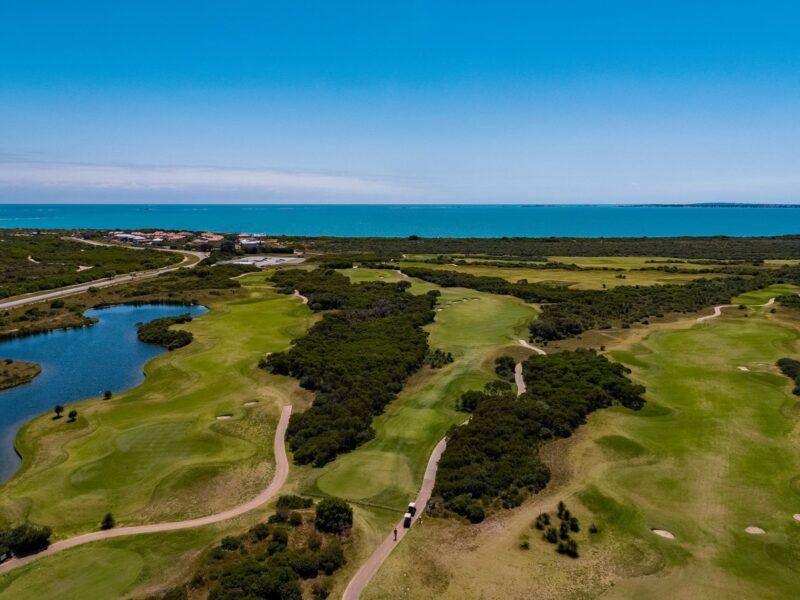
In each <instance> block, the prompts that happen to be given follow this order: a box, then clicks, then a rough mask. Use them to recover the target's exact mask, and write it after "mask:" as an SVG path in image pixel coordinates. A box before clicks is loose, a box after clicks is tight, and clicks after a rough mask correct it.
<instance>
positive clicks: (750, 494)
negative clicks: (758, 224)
mask: <svg viewBox="0 0 800 600" xmlns="http://www.w3.org/2000/svg"><path fill="white" fill-rule="evenodd" d="M745 315H749V316H748V317H745ZM798 318H800V317H799V316H798V315H797V314H796V313H795V314H791V313H790V312H789V311H787V310H782V309H779V310H778V312H777V313H776V314H772V313H771V312H770V309H769V308H767V307H759V308H751V309H747V310H742V311H732V312H731V313H730V314H729V315H723V316H722V317H720V318H718V319H714V320H712V321H708V322H705V323H700V324H695V325H692V326H690V325H689V322H687V327H686V328H675V327H674V326H673V327H672V328H668V329H664V330H660V331H655V332H653V333H651V334H650V335H649V336H648V337H647V338H646V339H645V340H644V341H642V342H638V343H636V344H635V345H634V346H633V347H632V348H630V349H624V350H619V351H614V352H611V353H610V357H611V358H614V359H616V360H619V361H621V362H623V363H626V364H627V365H628V366H630V367H631V368H632V369H633V375H632V376H633V378H634V379H635V380H637V381H639V382H641V383H643V384H644V385H645V386H646V387H647V399H648V404H647V406H646V407H645V408H644V409H643V410H642V411H639V412H633V411H628V410H625V409H622V408H612V409H608V410H603V411H598V412H596V413H594V414H593V415H591V417H590V418H589V422H588V424H586V425H584V426H583V427H581V428H580V429H579V430H578V432H577V433H576V434H575V435H573V437H572V438H569V439H566V440H559V441H557V442H553V443H550V444H548V445H547V446H545V448H544V450H543V454H542V455H543V458H544V459H545V460H546V461H547V462H548V464H550V466H551V468H552V470H553V479H552V481H551V483H550V485H549V486H548V487H547V488H546V489H545V490H544V491H543V492H542V493H540V494H538V495H537V496H535V497H534V498H532V499H531V500H529V501H528V502H527V503H526V504H525V505H523V506H522V507H521V508H519V509H516V510H512V511H501V512H500V513H499V514H496V515H494V516H493V517H491V518H489V519H487V520H486V521H485V522H484V523H482V524H480V525H478V526H469V525H466V524H462V523H458V522H456V521H455V520H454V519H448V520H444V519H433V520H431V519H428V520H426V521H425V522H423V523H421V524H420V525H419V526H417V527H415V528H414V529H413V530H412V531H411V532H410V534H409V535H408V536H406V537H405V539H404V540H403V542H402V543H401V544H400V545H399V547H398V548H397V549H396V550H395V552H394V553H393V554H392V555H391V556H390V557H389V559H388V560H387V562H386V563H385V564H384V567H383V569H382V570H381V571H379V573H378V575H377V576H376V577H375V579H373V581H372V583H371V585H370V586H369V587H368V588H367V589H366V591H365V593H364V595H363V596H362V598H364V599H365V600H377V599H381V600H383V599H388V598H393V599H395V598H400V599H403V598H430V597H432V596H436V597H439V598H453V599H455V598H465V597H470V598H479V597H480V598H489V599H491V598H498V599H499V598H504V599H505V598H528V597H531V595H535V597H537V598H564V597H598V596H600V597H603V598H676V597H677V598H717V597H729V598H732V597H741V598H787V597H793V596H794V595H795V594H796V592H797V589H798V583H799V582H800V575H798V571H797V565H798V561H799V560H800V523H798V522H796V521H794V520H793V518H792V515H793V514H794V513H798V512H800V485H798V475H797V473H798V471H799V470H800V453H799V452H798V435H797V433H798V421H799V420H800V410H798V406H799V403H798V400H797V398H796V397H795V396H793V395H792V394H791V388H792V386H791V384H790V381H789V379H788V378H786V377H784V376H783V375H781V374H779V372H778V371H777V369H776V368H775V367H774V364H775V361H776V360H777V359H779V358H781V357H784V356H795V355H796V354H797V351H798V338H799V337H800V336H799V335H798V329H797V325H798V320H797V319H798ZM739 367H746V368H747V369H749V370H748V371H744V370H742V369H740V368H739ZM559 500H564V501H565V502H566V503H567V504H568V505H569V507H570V508H571V509H572V511H573V514H575V515H576V516H578V517H579V518H580V520H581V523H582V525H583V529H582V531H581V533H580V534H577V540H578V542H579V544H580V558H578V559H575V560H573V559H570V558H567V557H564V556H561V555H558V554H557V553H555V552H554V551H553V547H552V546H551V545H549V544H547V543H546V542H544V541H543V540H542V539H541V532H539V531H537V530H535V529H533V527H532V524H533V521H534V519H535V518H536V516H537V515H538V514H539V513H540V512H543V511H553V510H554V508H555V505H556V503H557V502H558V501H559ZM589 523H594V524H596V525H597V526H598V528H599V533H596V534H590V533H588V532H587V530H586V528H587V525H588V524H589ZM753 526H754V527H760V528H762V529H763V530H764V531H765V532H766V533H764V534H763V535H753V534H750V533H747V532H746V531H745V529H746V528H747V527H753ZM651 529H659V530H666V531H668V532H670V533H672V534H673V535H674V539H665V538H662V537H659V536H657V535H655V534H654V533H653V532H652V531H651ZM523 542H524V543H523ZM524 546H529V548H527V549H526V548H525V547H524Z"/></svg>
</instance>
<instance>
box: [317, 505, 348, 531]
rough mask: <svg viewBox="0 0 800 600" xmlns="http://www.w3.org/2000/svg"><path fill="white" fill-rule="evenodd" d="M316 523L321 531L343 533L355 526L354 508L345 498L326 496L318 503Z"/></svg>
mask: <svg viewBox="0 0 800 600" xmlns="http://www.w3.org/2000/svg"><path fill="white" fill-rule="evenodd" d="M314 524H315V525H316V527H317V529H319V530H320V531H327V532H329V533H342V532H343V531H345V530H347V529H350V528H351V527H352V526H353V509H352V508H350V505H349V504H348V503H347V502H345V501H344V500H340V499H339V498H326V499H324V500H321V501H320V502H319V504H317V512H316V518H315V521H314Z"/></svg>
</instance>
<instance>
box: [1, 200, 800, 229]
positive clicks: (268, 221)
mask: <svg viewBox="0 0 800 600" xmlns="http://www.w3.org/2000/svg"><path fill="white" fill-rule="evenodd" d="M15 227H21V228H39V229H78V228H97V229H114V228H124V229H138V228H147V227H155V228H165V229H167V228H168V229H192V230H211V231H220V232H230V233H237V232H246V233H267V234H286V235H333V236H361V237H364V236H408V235H412V234H415V235H421V236H426V237H502V236H522V237H525V236H531V237H548V236H577V237H598V236H604V237H615V236H621V237H634V236H650V237H656V236H680V235H737V236H748V235H780V234H789V233H800V208H786V207H783V208H779V207H756V208H750V207H741V206H729V207H708V206H706V207H699V206H691V207H688V206H682V207H652V206H651V207H648V206H591V205H586V206H574V205H573V206H566V205H560V206H525V205H424V206H423V205H276V204H272V205H131V204H129V205H87V204H83V205H63V204H62V205H44V204H38V205H36V204H34V205H18V204H17V205H14V204H6V205H0V228H15Z"/></svg>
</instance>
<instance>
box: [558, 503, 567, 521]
mask: <svg viewBox="0 0 800 600" xmlns="http://www.w3.org/2000/svg"><path fill="white" fill-rule="evenodd" d="M566 509H567V507H566V505H565V504H564V501H563V500H560V501H559V502H558V518H559V519H561V518H563V517H564V511H565V510H566Z"/></svg>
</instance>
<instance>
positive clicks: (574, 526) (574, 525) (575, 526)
mask: <svg viewBox="0 0 800 600" xmlns="http://www.w3.org/2000/svg"><path fill="white" fill-rule="evenodd" d="M569 530H570V531H574V532H575V533H578V532H579V531H580V530H581V526H580V524H579V523H578V519H577V518H576V517H572V518H571V519H570V520H569Z"/></svg>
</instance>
